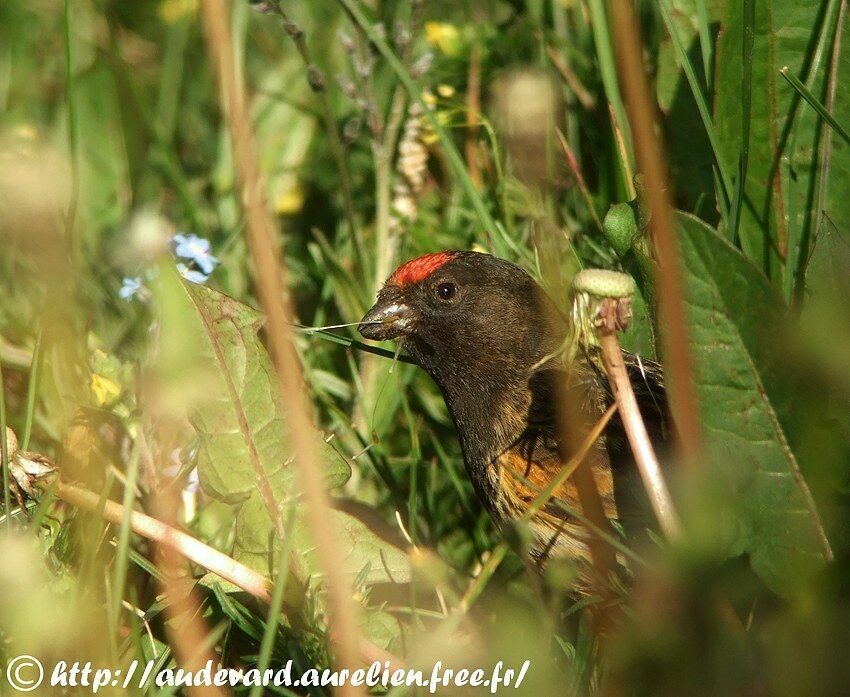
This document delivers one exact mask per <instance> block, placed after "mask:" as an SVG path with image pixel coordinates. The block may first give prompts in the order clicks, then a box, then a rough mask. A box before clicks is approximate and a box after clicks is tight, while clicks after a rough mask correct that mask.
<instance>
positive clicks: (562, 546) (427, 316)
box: [359, 252, 666, 560]
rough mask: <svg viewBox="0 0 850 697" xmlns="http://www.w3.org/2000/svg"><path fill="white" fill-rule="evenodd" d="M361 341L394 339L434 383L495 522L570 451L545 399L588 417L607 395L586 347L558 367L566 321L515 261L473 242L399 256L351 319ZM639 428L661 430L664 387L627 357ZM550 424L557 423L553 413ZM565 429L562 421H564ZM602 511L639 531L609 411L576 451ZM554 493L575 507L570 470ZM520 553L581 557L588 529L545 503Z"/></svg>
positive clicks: (639, 516)
mask: <svg viewBox="0 0 850 697" xmlns="http://www.w3.org/2000/svg"><path fill="white" fill-rule="evenodd" d="M359 331H360V333H361V334H362V335H363V336H364V337H366V338H369V339H397V340H400V341H402V342H403V344H404V348H405V349H406V350H407V352H408V353H409V354H410V356H411V357H412V358H413V360H414V361H415V362H416V363H418V364H419V365H420V366H421V367H422V368H424V369H425V370H426V371H427V372H428V374H429V375H430V376H431V377H432V378H433V379H434V381H435V382H436V383H437V385H438V386H439V388H440V390H441V392H442V393H443V396H444V398H445V400H446V404H447V406H448V408H449V412H450V414H451V416H452V419H453V420H454V424H455V427H456V430H457V433H458V438H459V439H460V444H461V448H462V450H463V456H464V461H465V464H466V468H467V471H468V472H469V476H470V478H471V479H472V482H473V484H474V487H475V490H476V492H477V494H478V496H479V498H480V499H481V502H482V503H483V505H484V507H485V508H486V509H487V511H488V512H489V513H490V515H491V516H492V517H493V519H494V520H495V521H496V523H497V524H499V525H500V526H501V525H504V524H505V523H507V522H509V521H512V520H515V519H517V518H519V517H520V516H521V515H522V514H523V513H524V512H525V510H526V509H527V507H528V505H529V504H530V503H531V502H532V501H533V500H534V499H535V498H536V496H537V495H538V493H539V490H540V489H542V488H544V487H545V486H546V485H547V484H548V483H549V482H550V481H551V479H552V477H553V476H554V475H555V474H556V473H557V472H558V471H559V470H560V468H561V466H562V463H563V462H564V460H565V458H566V457H568V456H569V454H570V447H568V444H567V443H566V442H565V441H566V436H565V435H564V434H563V433H562V431H563V429H560V428H558V424H559V418H558V415H559V413H561V412H558V411H557V405H558V404H559V402H558V401H556V400H565V401H566V402H567V403H569V404H570V405H572V408H571V409H570V410H569V413H570V414H572V415H573V417H574V419H577V420H578V421H582V422H584V423H585V424H586V425H588V426H592V425H593V424H594V423H595V422H596V421H597V420H598V419H599V417H600V416H601V415H602V413H603V412H604V410H605V409H606V408H607V407H608V406H609V405H610V403H611V400H612V397H611V394H610V390H609V389H608V383H607V380H606V378H605V376H604V374H603V373H602V371H601V370H600V369H599V368H598V367H597V362H596V361H595V360H594V356H592V355H586V354H585V355H581V356H579V358H577V359H575V360H573V361H572V362H571V364H570V365H565V364H564V361H563V359H562V358H560V356H559V349H560V347H562V345H563V343H564V339H565V337H566V335H567V331H568V325H567V321H566V319H565V318H564V317H563V315H561V314H560V313H559V312H558V310H557V309H556V308H555V306H554V304H553V303H552V301H551V300H550V299H549V298H548V297H547V296H546V294H545V292H544V291H543V290H542V288H541V287H540V286H539V285H538V284H537V283H536V282H535V281H534V280H533V279H532V278H531V276H529V275H528V274H527V273H526V272H525V271H523V270H522V269H520V268H519V267H518V266H516V265H514V264H511V263H509V262H507V261H504V260H502V259H497V258H496V257H492V256H490V255H487V254H479V253H476V252H441V253H438V254H429V255H425V256H424V257H419V258H417V259H414V260H412V261H410V262H407V263H406V264H404V265H402V266H400V267H399V268H398V269H397V270H396V271H395V273H394V274H393V275H392V276H391V277H390V278H389V279H388V280H387V282H386V284H385V286H384V288H383V289H382V290H381V292H380V293H379V294H378V299H377V302H376V303H375V306H374V307H373V308H372V309H371V310H370V311H369V312H368V313H367V314H366V316H365V317H364V318H363V320H362V322H361V324H360V326H359ZM627 364H628V365H629V368H630V370H631V371H632V373H633V383H634V385H635V390H636V393H637V395H638V399H639V401H640V402H641V408H642V411H643V414H644V418H645V420H646V421H647V426H648V428H649V430H650V435H651V436H652V437H653V438H654V439H655V440H656V441H657V442H658V443H659V444H662V443H663V441H664V440H665V410H666V407H665V396H664V388H663V385H662V381H661V373H660V369H659V367H658V366H657V364H654V363H652V362H649V361H642V362H641V361H638V360H637V359H635V358H634V357H628V356H627ZM560 423H563V421H562V420H561V421H560ZM568 430H573V429H568ZM588 460H589V462H588V464H589V466H590V469H591V471H592V473H593V476H594V478H595V480H596V484H597V488H598V489H599V492H600V494H601V496H602V503H603V508H604V511H605V514H606V515H607V516H608V518H609V519H612V520H613V519H618V520H619V521H620V522H621V523H622V525H623V526H624V528H625V529H626V530H627V531H630V530H631V531H632V532H635V533H636V532H638V531H640V530H642V529H645V527H646V525H647V522H646V518H645V513H644V511H645V510H646V507H645V502H644V501H643V500H642V497H643V493H642V488H641V485H640V483H639V480H638V478H637V476H636V474H635V467H634V463H633V461H632V456H631V451H630V450H629V446H628V443H627V442H626V438H625V435H624V433H623V430H622V424H621V423H620V421H619V419H617V418H616V416H615V417H614V419H612V421H611V422H610V423H609V425H608V427H607V428H606V431H605V434H604V438H603V439H602V440H601V441H600V442H599V443H598V444H597V446H596V447H595V448H594V449H593V451H592V452H591V453H590V455H589V456H588ZM555 496H556V498H557V499H560V501H561V502H563V503H564V504H566V506H567V507H569V508H571V509H573V510H579V511H580V510H581V508H582V507H581V503H580V501H579V496H578V491H577V490H576V486H575V484H574V483H573V481H572V480H571V479H568V480H567V481H566V483H565V484H563V485H561V486H560V487H559V488H558V489H557V491H556V492H555ZM530 528H531V530H532V532H533V535H534V540H533V547H532V550H531V551H532V554H534V555H535V556H536V557H538V558H541V557H546V556H548V555H558V556H567V557H570V558H573V559H583V560H586V559H587V558H588V556H589V551H588V539H589V534H590V533H589V531H588V530H587V528H586V527H585V526H584V525H583V524H582V523H581V522H580V521H579V520H578V519H576V518H575V517H573V516H570V515H569V513H567V512H565V510H564V508H563V507H562V506H559V505H558V504H557V503H556V502H554V501H550V502H549V503H548V504H547V505H546V506H544V507H543V508H542V509H541V510H540V511H538V512H537V513H536V514H535V515H534V516H533V517H532V519H531V521H530Z"/></svg>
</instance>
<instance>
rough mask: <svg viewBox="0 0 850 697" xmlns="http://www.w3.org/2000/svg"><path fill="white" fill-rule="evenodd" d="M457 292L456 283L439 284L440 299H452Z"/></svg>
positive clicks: (438, 293)
mask: <svg viewBox="0 0 850 697" xmlns="http://www.w3.org/2000/svg"><path fill="white" fill-rule="evenodd" d="M455 293H457V286H456V285H455V284H454V283H441V284H440V285H438V286H437V296H438V297H439V298H440V300H451V299H452V298H453V297H454V295H455Z"/></svg>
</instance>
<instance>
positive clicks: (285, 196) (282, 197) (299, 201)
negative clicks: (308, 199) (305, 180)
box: [274, 181, 304, 215]
mask: <svg viewBox="0 0 850 697" xmlns="http://www.w3.org/2000/svg"><path fill="white" fill-rule="evenodd" d="M303 207H304V189H302V188H301V184H299V183H298V182H297V181H295V182H292V183H290V184H289V185H288V186H284V187H283V188H282V189H281V192H280V193H279V194H278V196H277V198H276V199H275V202H274V209H275V212H276V213H277V214H278V215H295V214H296V213H298V212H300V210H301V209H302V208H303Z"/></svg>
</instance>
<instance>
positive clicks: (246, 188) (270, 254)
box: [201, 0, 377, 695]
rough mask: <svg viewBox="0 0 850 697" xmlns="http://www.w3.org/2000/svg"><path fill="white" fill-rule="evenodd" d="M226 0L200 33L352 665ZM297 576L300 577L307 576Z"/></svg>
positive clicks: (357, 639)
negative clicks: (218, 97) (214, 77)
mask: <svg viewBox="0 0 850 697" xmlns="http://www.w3.org/2000/svg"><path fill="white" fill-rule="evenodd" d="M228 7H229V4H228V3H225V2H222V1H221V0H203V1H202V3H201V15H202V21H203V26H204V36H205V38H206V42H207V49H208V51H209V55H210V59H211V60H212V62H213V64H214V66H215V70H216V74H217V76H218V84H219V90H220V93H221V100H222V104H223V107H224V108H223V115H224V119H225V121H226V124H227V127H228V131H229V133H230V139H231V147H232V150H233V161H234V166H235V169H236V174H237V180H238V182H239V184H240V187H241V194H242V196H241V202H242V205H243V210H244V213H245V218H246V228H245V229H246V235H247V242H248V248H249V250H250V254H251V259H252V261H253V265H254V275H255V279H256V284H257V293H258V296H259V299H260V303H261V305H262V308H263V310H264V312H265V315H266V321H267V331H266V336H267V338H268V342H269V348H270V353H271V356H272V362H273V364H274V366H275V369H276V371H277V373H278V376H279V378H280V385H281V393H282V397H283V404H285V405H287V414H288V419H287V421H288V423H289V424H290V427H291V434H292V441H293V446H294V452H295V465H296V467H297V469H298V472H299V478H300V482H301V487H302V491H303V494H304V497H305V508H306V514H307V522H308V524H309V525H310V529H311V531H312V533H313V536H314V540H315V542H316V545H317V552H318V558H319V561H320V563H321V565H322V568H323V569H324V571H325V574H326V585H327V589H328V596H329V610H330V612H329V614H330V618H331V640H332V642H333V644H334V646H335V649H336V659H337V661H338V663H339V664H340V665H342V666H344V667H347V668H349V669H352V670H353V669H354V668H355V666H356V665H357V662H358V661H357V657H358V654H360V655H363V654H364V653H366V654H370V655H371V654H372V653H374V651H373V649H377V647H374V646H373V645H371V644H370V643H369V642H366V641H365V640H364V639H363V638H362V637H361V636H360V631H359V628H358V620H357V612H356V609H355V607H354V602H353V595H352V590H351V587H350V585H349V583H348V580H347V578H346V577H345V573H344V571H343V569H342V567H341V564H340V562H339V560H340V559H341V558H342V555H341V553H340V551H339V550H338V549H337V545H336V539H335V536H334V531H333V529H332V527H331V515H330V504H329V501H328V495H327V492H326V491H325V487H324V482H323V475H322V468H321V464H320V463H321V460H320V458H319V457H318V451H317V449H316V443H315V440H314V437H313V427H312V420H311V417H310V411H311V405H310V402H309V399H308V397H307V393H306V391H305V389H304V384H303V376H302V372H301V365H300V360H299V357H298V355H297V352H296V350H295V346H294V344H293V343H292V338H291V335H290V329H289V320H290V317H292V307H291V304H290V300H289V295H288V293H287V292H286V289H285V285H284V281H283V279H284V269H283V265H282V263H281V253H280V249H279V244H276V242H275V239H276V238H277V236H278V234H277V231H276V229H275V224H274V221H273V220H272V218H271V215H270V214H269V212H268V209H267V208H266V205H265V200H264V196H263V190H262V185H261V178H260V170H259V163H258V160H257V154H256V147H255V144H254V139H253V134H252V129H251V119H250V114H249V111H248V107H247V104H246V99H245V95H244V93H243V91H242V87H241V84H240V82H239V80H238V78H237V70H236V66H235V64H234V57H233V40H232V35H231V30H230V26H229V20H228V14H227V13H228ZM300 580H301V581H302V582H306V580H307V579H303V578H302V579H300ZM279 582H280V581H279ZM364 649H365V650H364ZM340 694H343V695H359V694H361V690H360V689H358V688H356V687H355V686H352V685H346V686H345V687H343V688H341V689H340Z"/></svg>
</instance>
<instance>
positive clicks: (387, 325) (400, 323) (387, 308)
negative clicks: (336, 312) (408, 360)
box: [357, 289, 416, 341]
mask: <svg viewBox="0 0 850 697" xmlns="http://www.w3.org/2000/svg"><path fill="white" fill-rule="evenodd" d="M388 290H390V292H387V291H388ZM415 320H416V316H415V313H414V312H413V310H411V308H410V306H409V305H408V304H407V303H405V302H404V299H403V298H402V297H401V294H400V293H398V291H397V290H396V289H384V290H382V291H381V292H380V293H378V301H377V302H376V303H375V305H374V306H373V307H372V309H371V310H369V312H367V313H366V316H365V317H363V319H362V320H360V325H359V326H358V327H357V331H359V332H360V333H361V334H362V335H363V336H364V337H366V338H367V339H375V340H376V341H383V340H385V339H398V338H399V337H400V336H404V335H405V334H409V333H410V332H412V331H413V329H414V327H415V325H416V321H415Z"/></svg>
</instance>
